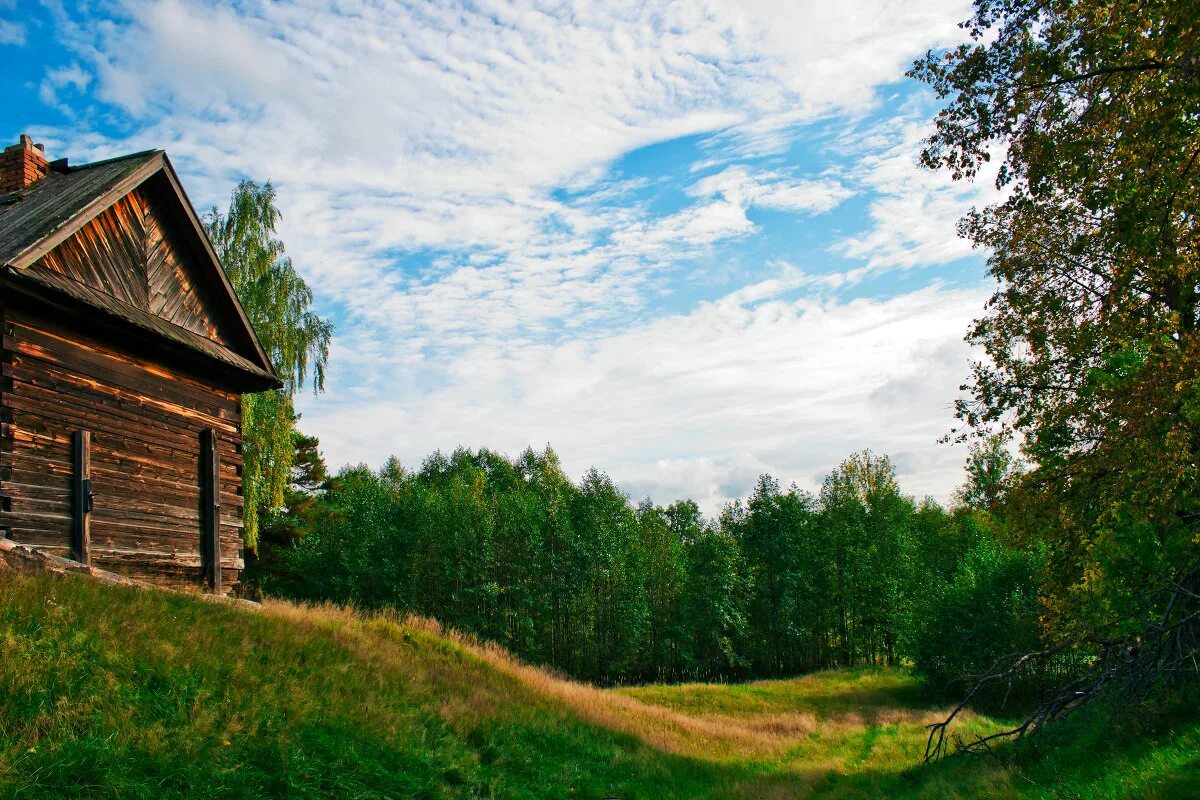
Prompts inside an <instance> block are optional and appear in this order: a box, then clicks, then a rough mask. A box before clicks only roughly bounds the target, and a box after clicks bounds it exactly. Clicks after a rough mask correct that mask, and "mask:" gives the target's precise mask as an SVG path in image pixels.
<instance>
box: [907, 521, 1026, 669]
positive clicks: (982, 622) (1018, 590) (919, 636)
mask: <svg viewBox="0 0 1200 800" xmlns="http://www.w3.org/2000/svg"><path fill="white" fill-rule="evenodd" d="M1043 560H1044V554H1043V552H1042V551H1041V550H1034V551H1028V552H1026V551H1013V550H1008V549H1006V548H1004V547H1003V546H1001V545H1000V544H999V543H997V542H996V541H994V540H992V539H981V540H980V541H979V542H978V543H977V544H976V545H975V546H974V547H972V548H971V549H970V550H968V551H967V553H966V555H965V557H964V558H962V559H961V561H960V563H959V564H958V566H957V568H956V569H955V571H954V574H953V575H951V576H950V577H949V578H946V577H942V576H931V581H932V586H931V590H930V593H929V603H928V606H927V611H926V613H924V614H922V615H921V616H920V617H919V618H917V619H916V620H915V623H914V625H913V634H912V636H913V641H912V644H911V654H912V657H913V660H914V662H915V663H916V665H917V668H918V669H919V670H920V671H921V672H922V673H924V674H925V676H926V677H927V678H928V679H929V680H930V683H931V685H932V687H933V688H934V689H935V690H941V691H946V690H950V691H957V692H961V691H964V690H965V689H969V688H970V687H971V685H972V684H973V683H974V680H975V678H977V677H978V676H980V675H983V674H984V673H985V672H986V671H987V670H988V669H989V668H991V667H992V665H993V664H994V663H995V662H996V660H997V659H999V658H1000V657H1002V656H1005V655H1008V654H1013V653H1027V652H1030V651H1032V650H1036V649H1038V646H1039V644H1040V641H1041V640H1040V632H1039V622H1038V615H1039V613H1040V611H1041V603H1040V602H1039V600H1038V585H1039V583H1040V581H1041V567H1042V563H1043Z"/></svg>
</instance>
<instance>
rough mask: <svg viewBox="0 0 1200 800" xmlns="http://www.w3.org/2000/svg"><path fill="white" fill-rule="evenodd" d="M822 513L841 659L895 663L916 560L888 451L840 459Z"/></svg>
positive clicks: (908, 508) (907, 507)
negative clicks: (828, 549)
mask: <svg viewBox="0 0 1200 800" xmlns="http://www.w3.org/2000/svg"><path fill="white" fill-rule="evenodd" d="M821 513H822V523H823V524H822V527H823V528H825V529H826V530H827V531H829V536H830V541H831V544H832V547H831V548H830V549H831V554H832V559H833V565H834V586H833V590H834V595H833V596H834V599H835V603H836V606H835V613H836V616H837V628H838V641H839V643H840V645H839V649H840V663H842V664H846V665H849V664H855V663H859V662H860V661H863V660H866V661H876V660H878V659H880V658H884V659H886V660H887V662H888V663H889V664H894V663H896V660H897V656H898V651H897V643H898V641H899V637H900V632H901V625H902V624H903V621H904V619H905V615H906V613H907V612H908V598H907V597H906V596H905V592H904V589H905V586H906V577H907V576H908V575H909V574H910V573H911V571H912V569H913V566H914V565H913V563H912V531H911V527H912V517H913V513H914V508H913V504H912V501H911V500H910V499H908V498H906V497H904V496H903V495H901V494H900V489H899V485H898V484H897V482H896V472H895V469H894V468H893V467H892V463H891V461H890V460H889V459H888V458H887V456H876V455H874V454H873V453H871V451H869V450H864V451H862V452H860V453H855V454H854V455H852V456H851V457H850V458H848V459H846V460H845V461H844V462H842V464H841V465H840V466H839V467H838V468H837V469H836V470H834V471H833V472H832V473H831V474H830V475H829V477H828V478H826V479H825V484H824V486H822V487H821Z"/></svg>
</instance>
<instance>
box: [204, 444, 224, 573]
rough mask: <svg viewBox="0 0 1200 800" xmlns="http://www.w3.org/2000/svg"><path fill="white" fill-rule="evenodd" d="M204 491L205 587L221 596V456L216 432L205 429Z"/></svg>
mask: <svg viewBox="0 0 1200 800" xmlns="http://www.w3.org/2000/svg"><path fill="white" fill-rule="evenodd" d="M200 442H201V449H202V452H203V457H202V459H201V468H202V472H201V474H202V476H203V480H202V485H203V489H204V550H205V553H206V555H207V557H208V559H209V585H210V587H211V588H212V590H213V593H214V594H220V593H221V556H220V553H221V488H220V487H221V454H220V452H219V451H218V450H217V432H216V431H215V430H213V429H211V428H210V429H208V430H207V431H205V432H204V433H202V434H201V435H200Z"/></svg>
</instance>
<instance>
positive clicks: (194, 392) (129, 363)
mask: <svg viewBox="0 0 1200 800" xmlns="http://www.w3.org/2000/svg"><path fill="white" fill-rule="evenodd" d="M9 327H10V329H11V330H12V331H13V333H11V334H5V336H4V339H3V347H4V349H6V350H9V351H11V352H12V355H13V357H14V358H16V357H18V356H24V357H26V358H28V359H37V360H39V361H42V362H45V363H47V364H51V365H58V366H60V367H62V368H64V369H66V370H67V371H68V373H69V374H70V375H71V376H73V377H74V378H76V379H77V380H78V379H79V378H82V379H85V381H86V380H87V379H90V385H93V386H105V385H108V386H118V387H121V388H123V389H125V390H127V391H135V392H138V393H139V394H141V395H142V396H144V397H146V398H154V399H157V400H159V401H160V402H163V403H167V404H169V405H171V406H175V407H177V408H179V409H181V410H191V411H201V412H203V413H206V414H209V415H210V416H213V417H216V418H217V419H236V418H237V416H238V414H239V411H240V407H239V404H238V401H237V399H236V398H231V397H227V396H226V393H224V392H217V391H215V390H211V389H206V388H205V387H202V386H198V385H195V384H193V383H191V382H189V381H186V380H183V379H182V378H181V377H180V376H179V375H172V374H170V373H165V372H164V373H159V372H156V371H152V370H150V369H148V368H147V367H146V365H145V364H142V363H140V362H139V361H137V360H135V359H132V358H122V357H121V356H120V355H119V354H117V353H115V352H111V351H107V350H105V349H101V348H99V347H96V346H89V344H88V343H84V342H76V341H72V340H70V339H67V338H64V337H63V336H56V335H53V334H50V333H47V332H44V331H40V330H34V329H32V328H27V327H22V326H20V325H10V326H9ZM85 381H81V383H82V382H85Z"/></svg>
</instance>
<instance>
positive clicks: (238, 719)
mask: <svg viewBox="0 0 1200 800" xmlns="http://www.w3.org/2000/svg"><path fill="white" fill-rule="evenodd" d="M942 710H943V709H941V708H939V707H938V706H936V705H931V704H930V703H929V702H928V701H927V700H925V699H924V696H923V694H922V692H921V686H920V684H919V683H918V682H917V681H916V680H915V679H914V678H913V677H912V676H911V675H909V674H907V673H906V672H904V671H900V670H884V669H859V670H848V671H839V672H826V673H818V674H815V675H811V676H807V677H803V678H798V679H794V680H786V681H764V682H755V683H749V684H743V685H736V686H712V685H686V686H647V687H636V688H626V689H617V690H600V689H596V688H593V687H588V686H582V685H579V684H574V683H571V682H569V681H564V680H561V679H558V678H555V677H553V676H551V675H548V674H546V673H544V672H541V671H539V670H536V669H533V668H531V667H528V666H525V665H522V664H519V663H518V662H516V661H514V660H513V659H512V658H510V657H508V656H507V655H506V654H504V653H502V652H501V651H499V650H497V649H495V648H491V647H486V646H482V647H481V646H478V645H475V644H472V643H471V642H470V641H469V640H465V639H463V638H462V637H456V636H447V635H442V634H441V633H440V632H439V631H438V630H437V629H436V627H435V626H433V625H431V624H429V623H423V622H420V621H409V622H401V621H396V620H389V619H384V618H373V619H362V618H359V617H356V616H354V615H352V614H349V613H347V612H342V611H338V610H333V609H317V610H305V609H298V608H296V607H294V606H288V605H284V604H273V605H269V606H268V607H267V608H265V609H264V610H263V611H262V612H257V613H256V612H253V611H248V610H245V609H239V608H235V607H230V606H225V605H217V604H212V603H207V602H204V601H202V600H200V599H197V598H195V597H189V596H185V595H176V594H169V593H164V592H153V591H137V590H131V589H125V588H118V587H111V586H103V585H99V584H95V583H92V582H89V581H86V580H82V579H65V580H64V579H52V578H48V577H40V576H39V577H13V576H11V575H10V574H6V573H0V798H43V797H45V798H58V797H62V798H67V797H70V798H76V797H103V798H160V797H162V798H176V797H189V798H192V797H195V798H207V797H212V798H218V797H219V798H274V797H279V798H602V797H618V798H622V800H632V799H633V798H774V797H779V798H784V797H786V798H794V797H822V798H824V797H830V798H877V797H909V798H953V797H967V798H972V800H985V799H986V798H1000V797H1028V798H1046V800H1059V799H1065V798H1081V799H1082V798H1135V797H1136V798H1141V797H1153V798H1192V797H1196V796H1197V790H1196V789H1195V787H1196V786H1200V721H1196V720H1193V721H1184V720H1179V719H1176V720H1173V721H1171V720H1163V721H1160V722H1159V723H1157V724H1155V725H1150V726H1148V727H1147V729H1146V730H1143V731H1140V732H1138V733H1136V734H1135V733H1133V732H1129V731H1126V732H1122V733H1119V734H1113V733H1110V732H1108V731H1106V730H1104V726H1103V725H1102V724H1100V723H1098V722H1093V723H1090V724H1086V725H1077V726H1076V728H1078V729H1077V730H1073V731H1064V732H1062V733H1060V734H1058V735H1056V736H1054V737H1051V738H1049V739H1047V740H1046V741H1045V742H1044V743H1043V746H1042V749H1043V750H1044V751H1047V752H1044V753H1042V754H1036V753H1028V752H1022V753H1020V754H1017V755H1016V756H1012V757H1009V756H1008V755H1006V757H1005V758H1004V759H1002V760H995V761H991V760H989V761H980V760H968V759H962V758H952V759H949V760H947V761H945V762H943V763H941V764H938V765H935V766H933V767H930V768H920V769H913V767H914V765H915V764H916V762H917V761H918V760H919V756H920V753H921V750H922V747H923V741H924V733H923V729H922V725H923V724H924V723H925V722H926V721H928V720H929V719H933V718H936V716H937V714H938V713H940V712H941V711H942ZM996 724H998V723H997V721H995V720H991V719H988V718H986V717H972V718H971V719H969V720H968V721H967V723H966V728H964V730H974V731H984V730H989V729H991V728H992V726H994V725H996ZM1068 733H1070V734H1072V735H1070V736H1068V735H1067V734H1068Z"/></svg>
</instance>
